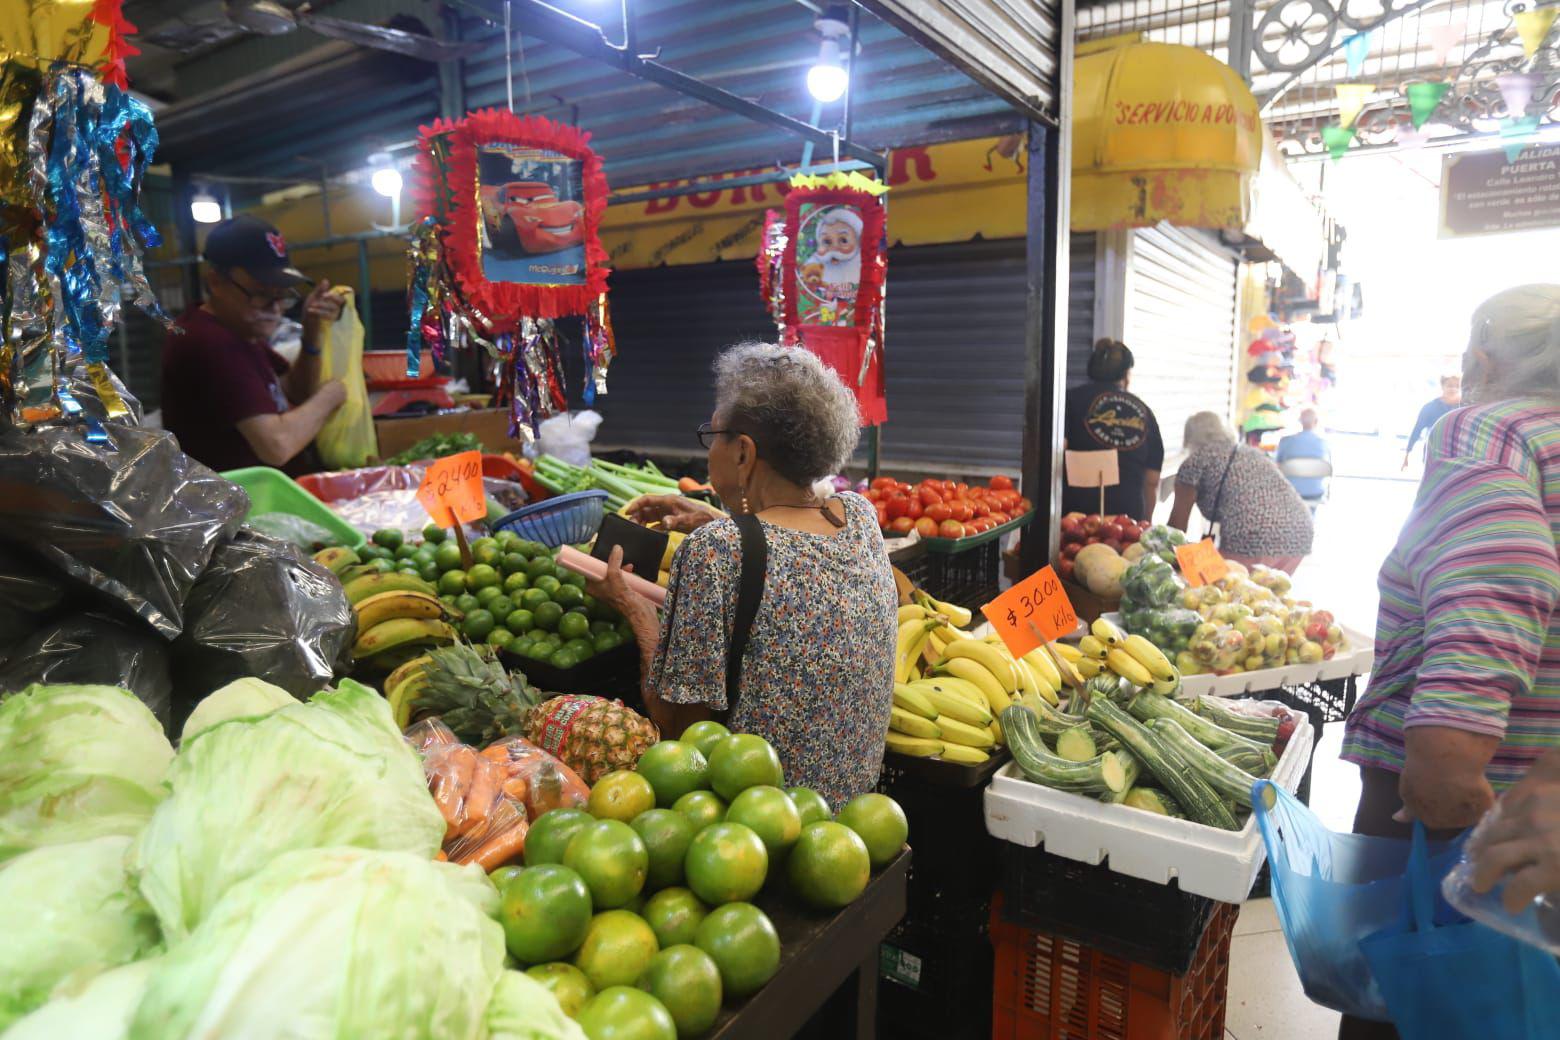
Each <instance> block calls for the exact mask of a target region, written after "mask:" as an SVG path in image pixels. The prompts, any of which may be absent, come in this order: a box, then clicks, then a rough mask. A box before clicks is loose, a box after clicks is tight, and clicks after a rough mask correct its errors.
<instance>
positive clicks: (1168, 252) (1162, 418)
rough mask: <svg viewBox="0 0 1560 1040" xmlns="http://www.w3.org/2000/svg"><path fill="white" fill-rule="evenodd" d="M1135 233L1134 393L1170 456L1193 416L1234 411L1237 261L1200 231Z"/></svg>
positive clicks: (1129, 317) (1129, 311) (1129, 337)
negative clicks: (1145, 407)
mask: <svg viewBox="0 0 1560 1040" xmlns="http://www.w3.org/2000/svg"><path fill="white" fill-rule="evenodd" d="M1132 238H1133V241H1132V260H1131V273H1130V275H1129V277H1128V281H1127V295H1126V336H1125V337H1124V338H1125V341H1126V343H1127V346H1129V347H1131V348H1132V353H1133V356H1134V357H1135V358H1136V362H1137V367H1136V368H1134V369H1133V372H1132V392H1133V393H1135V394H1137V395H1138V396H1139V397H1141V398H1142V399H1143V400H1144V401H1146V402H1147V403H1148V406H1149V407H1150V408H1152V409H1153V410H1154V414H1155V415H1156V416H1157V417H1158V419H1159V429H1160V432H1161V433H1162V434H1163V436H1164V441H1165V453H1166V455H1167V456H1170V455H1173V454H1175V453H1176V452H1178V451H1180V449H1181V434H1182V431H1183V429H1184V428H1185V426H1186V420H1187V418H1188V417H1189V416H1191V415H1192V414H1194V413H1196V412H1201V411H1213V412H1218V413H1219V414H1220V415H1222V416H1225V417H1228V416H1229V415H1230V410H1231V403H1232V394H1233V393H1234V378H1235V301H1236V270H1237V267H1236V262H1235V257H1234V255H1233V254H1231V253H1230V252H1229V251H1228V250H1226V249H1224V248H1223V247H1222V246H1220V245H1219V244H1218V243H1217V242H1216V241H1215V240H1214V239H1213V238H1212V237H1210V236H1209V235H1207V234H1205V233H1204V232H1201V231H1196V230H1192V229H1187V228H1177V227H1171V226H1170V225H1168V224H1161V225H1159V226H1158V227H1153V228H1140V229H1138V230H1137V231H1135V232H1133V236H1132Z"/></svg>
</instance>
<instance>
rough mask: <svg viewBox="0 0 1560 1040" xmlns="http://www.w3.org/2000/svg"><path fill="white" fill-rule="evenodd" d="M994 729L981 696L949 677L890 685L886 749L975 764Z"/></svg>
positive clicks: (992, 743) (988, 745) (983, 757)
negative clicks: (892, 692) (891, 692)
mask: <svg viewBox="0 0 1560 1040" xmlns="http://www.w3.org/2000/svg"><path fill="white" fill-rule="evenodd" d="M998 732H999V731H998V728H997V726H996V720H995V719H994V718H993V717H992V714H991V711H990V709H988V708H987V706H986V698H985V695H984V694H982V693H981V692H980V691H979V690H978V689H976V688H975V687H974V686H972V685H971V684H969V683H966V682H964V681H963V680H961V679H955V678H952V677H947V678H941V679H917V680H915V681H914V682H910V683H895V684H894V706H893V708H891V709H890V710H889V721H888V738H887V744H888V749H889V750H890V751H894V752H897V753H898V754H901V755H911V756H913V757H916V758H931V757H934V756H935V757H938V758H942V759H944V760H946V761H949V762H959V763H961V764H967V765H978V764H979V763H981V762H984V761H986V759H987V758H988V757H989V755H988V753H987V749H988V748H991V747H993V746H995V745H996V743H997V742H998V736H997V734H998Z"/></svg>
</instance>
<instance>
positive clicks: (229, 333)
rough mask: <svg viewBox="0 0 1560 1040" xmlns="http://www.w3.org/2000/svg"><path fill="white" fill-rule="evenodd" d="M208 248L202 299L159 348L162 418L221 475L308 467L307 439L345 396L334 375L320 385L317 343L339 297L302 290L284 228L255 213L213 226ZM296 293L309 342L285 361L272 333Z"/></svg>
mask: <svg viewBox="0 0 1560 1040" xmlns="http://www.w3.org/2000/svg"><path fill="white" fill-rule="evenodd" d="M204 255H205V258H206V271H205V279H204V281H205V286H206V300H205V302H204V303H202V304H201V305H200V306H198V307H192V308H191V309H190V310H188V311H186V312H185V313H184V315H183V316H181V317H180V318H179V320H178V321H177V322H175V323H174V327H173V329H172V330H171V331H170V333H169V335H168V343H167V347H166V348H165V349H164V351H163V400H162V406H163V425H164V426H165V427H167V429H169V430H171V431H172V432H173V434H174V435H175V436H177V437H178V438H179V444H180V445H181V446H182V447H183V448H184V450H185V451H186V452H188V453H189V454H190V455H192V456H193V457H195V458H196V459H199V460H200V461H201V462H204V463H205V464H206V465H208V466H210V467H211V468H212V469H215V470H218V471H219V472H220V471H223V470H229V469H238V468H241V467H244V466H262V465H264V466H275V467H277V468H279V469H285V470H287V471H288V472H290V473H301V472H306V471H307V470H308V469H309V464H310V461H311V459H310V456H311V455H312V453H311V452H309V451H308V450H307V449H308V448H309V445H310V444H311V443H313V441H314V438H315V436H316V435H317V434H318V433H319V432H320V427H322V426H324V425H325V420H326V419H328V418H329V417H330V414H331V413H332V412H334V411H335V410H336V409H337V408H339V407H341V404H342V402H343V401H345V400H346V398H347V392H346V388H345V387H343V386H342V385H341V383H340V382H339V381H338V380H334V379H332V380H330V381H328V382H325V383H323V384H322V383H321V382H320V349H321V346H322V344H323V341H324V337H325V330H326V327H327V326H328V325H329V324H330V323H331V322H334V321H335V320H336V319H337V318H339V317H340V316H341V306H342V303H341V298H340V297H339V296H337V295H336V294H334V293H332V292H330V283H329V282H327V281H324V280H323V279H322V280H321V281H320V282H319V283H318V284H315V285H314V286H313V289H312V291H310V292H309V293H308V296H307V298H304V297H302V295H301V293H302V289H307V288H308V286H309V285H310V284H311V283H310V281H309V279H308V278H306V277H305V276H304V274H303V272H301V271H299V270H298V269H297V268H295V267H294V266H293V265H292V260H291V259H290V258H289V257H288V255H287V243H286V241H285V240H284V239H283V238H282V235H281V232H279V231H277V230H276V228H274V227H272V226H271V225H270V224H267V223H266V222H265V221H263V220H259V219H257V218H255V217H247V216H246V217H234V218H233V219H232V220H224V221H223V222H222V223H220V224H218V225H216V226H215V227H213V228H212V229H211V232H210V233H209V234H208V235H207V236H206V248H205V254H204ZM300 287H302V289H301V288H300ZM300 299H303V344H302V349H301V350H300V352H299V354H298V360H297V361H296V362H295V363H294V364H293V365H291V366H289V365H288V364H287V362H286V361H284V360H283V359H282V357H281V356H280V355H279V354H277V353H276V352H275V351H274V350H272V349H271V347H270V346H269V344H268V343H267V341H266V336H267V333H268V331H269V330H270V329H271V328H273V327H274V326H275V323H276V320H277V318H279V317H280V316H281V315H282V314H283V313H284V312H286V311H287V310H289V309H291V308H292V306H293V305H294V304H296V303H297V302H298V301H299V300H300Z"/></svg>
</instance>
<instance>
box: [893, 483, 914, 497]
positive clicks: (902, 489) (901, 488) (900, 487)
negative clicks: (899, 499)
mask: <svg viewBox="0 0 1560 1040" xmlns="http://www.w3.org/2000/svg"><path fill="white" fill-rule="evenodd" d="M894 490H895V491H897V492H899V493H900V494H901V495H908V494H910V492H912V491H914V490H915V488H913V487H911V486H910V485H909V484H895V485H894Z"/></svg>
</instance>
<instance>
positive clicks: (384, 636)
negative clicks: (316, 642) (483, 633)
mask: <svg viewBox="0 0 1560 1040" xmlns="http://www.w3.org/2000/svg"><path fill="white" fill-rule="evenodd" d="M459 638H460V634H459V633H458V632H456V631H455V630H454V629H453V628H451V627H450V626H449V625H446V624H445V623H444V622H442V621H436V620H434V619H432V618H391V619H390V620H389V621H381V622H380V623H379V624H377V625H375V626H374V627H373V628H371V629H369V630H368V631H366V632H364V633H362V634H361V635H359V636H358V638H357V642H356V643H353V644H352V656H354V657H372V656H374V655H375V654H382V653H384V652H385V651H386V650H394V649H396V648H397V647H403V646H429V645H434V644H444V645H447V644H450V643H454V642H455V641H456V640H458V639H459Z"/></svg>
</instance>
